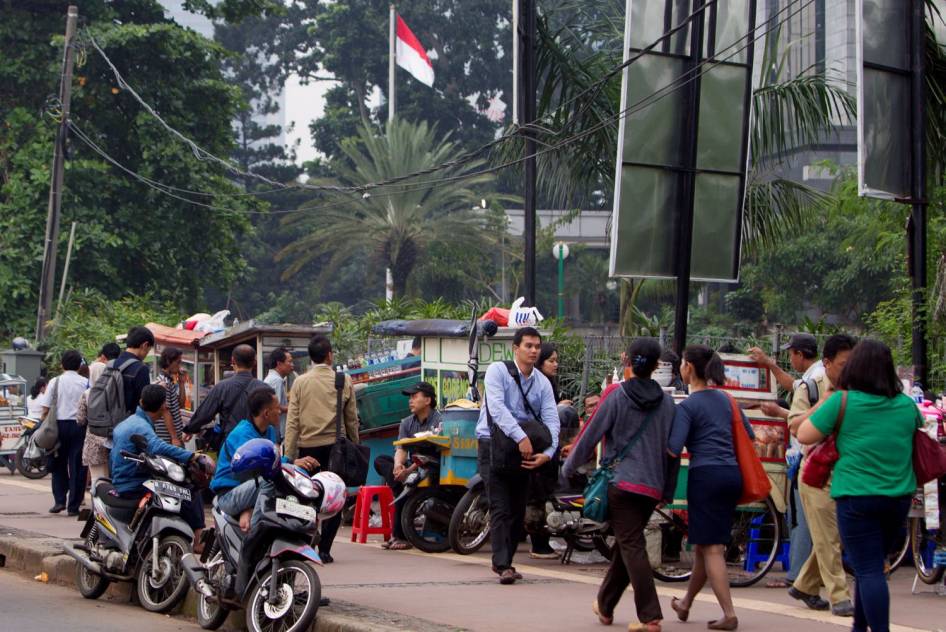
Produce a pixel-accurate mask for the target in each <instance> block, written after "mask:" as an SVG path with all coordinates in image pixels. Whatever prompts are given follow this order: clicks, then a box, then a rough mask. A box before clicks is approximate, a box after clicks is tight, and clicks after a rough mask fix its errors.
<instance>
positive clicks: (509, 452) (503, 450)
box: [485, 360, 552, 470]
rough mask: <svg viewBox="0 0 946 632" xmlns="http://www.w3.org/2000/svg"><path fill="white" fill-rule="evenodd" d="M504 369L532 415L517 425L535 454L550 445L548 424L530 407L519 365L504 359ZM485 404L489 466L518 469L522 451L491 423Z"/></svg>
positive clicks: (499, 468) (520, 464)
mask: <svg viewBox="0 0 946 632" xmlns="http://www.w3.org/2000/svg"><path fill="white" fill-rule="evenodd" d="M503 364H505V365H506V370H507V371H509V375H510V376H511V377H512V379H513V381H515V383H516V386H517V387H519V394H520V395H522V402H523V404H524V405H525V409H526V412H527V413H529V414H530V415H532V417H533V419H527V420H525V421H520V422H519V427H520V428H521V429H522V431H523V432H524V433H526V436H527V437H528V438H529V443H531V444H532V451H533V452H534V453H536V454H538V453H540V452H544V451H545V450H548V449H549V447H551V445H552V431H551V430H549V428H548V426H546V425H545V424H544V423H542V417H541V415H539V414H538V413H536V412H535V411H534V410H533V409H532V405H531V404H530V403H529V400H528V398H527V397H526V393H525V391H524V390H523V388H522V381H521V380H520V379H519V367H517V366H516V364H515V363H514V362H510V361H508V360H507V361H505V362H504V363H503ZM485 406H486V422H487V424H488V426H489V434H490V442H489V444H490V467H491V468H493V469H495V470H518V469H519V468H520V467H521V466H522V453H520V452H519V444H518V443H517V442H516V441H514V440H513V439H511V438H510V437H509V436H507V435H506V433H505V432H503V431H502V428H500V427H499V426H498V425H496V424H495V423H493V416H492V415H491V414H490V412H489V403H488V402H487V403H486V404H485Z"/></svg>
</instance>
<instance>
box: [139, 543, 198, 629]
mask: <svg viewBox="0 0 946 632" xmlns="http://www.w3.org/2000/svg"><path fill="white" fill-rule="evenodd" d="M188 551H190V543H189V542H187V541H186V540H185V539H184V538H182V537H181V536H179V535H167V536H164V537H163V538H161V541H160V542H158V564H160V566H161V568H160V572H159V578H158V580H157V581H155V580H154V578H153V577H152V576H151V566H152V564H153V563H154V561H153V560H152V556H151V549H150V547H148V554H147V556H146V557H144V558H143V559H142V560H141V563H140V564H139V565H138V577H137V580H136V581H135V586H136V588H137V591H138V602H139V603H140V604H141V607H142V608H144V609H145V610H147V611H149V612H159V613H165V612H170V611H171V610H173V609H174V608H175V606H177V605H178V604H179V603H180V602H181V601H183V599H184V596H185V595H186V594H187V586H188V584H187V576H186V575H184V567H183V566H182V565H181V558H182V557H184V554H185V553H187V552H188Z"/></svg>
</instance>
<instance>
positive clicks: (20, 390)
mask: <svg viewBox="0 0 946 632" xmlns="http://www.w3.org/2000/svg"><path fill="white" fill-rule="evenodd" d="M26 395H27V393H26V380H24V379H23V378H21V377H19V376H17V375H8V374H6V373H0V467H6V468H7V469H9V470H10V473H11V474H12V473H13V472H15V471H16V464H15V458H14V457H15V455H16V450H17V448H18V447H19V445H18V444H19V439H20V435H21V434H23V425H22V424H21V423H20V417H25V416H26Z"/></svg>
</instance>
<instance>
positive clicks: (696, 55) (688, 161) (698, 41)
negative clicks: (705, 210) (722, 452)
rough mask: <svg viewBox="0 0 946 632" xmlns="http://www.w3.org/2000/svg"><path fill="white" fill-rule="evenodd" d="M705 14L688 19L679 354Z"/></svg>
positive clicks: (699, 1)
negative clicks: (689, 35)
mask: <svg viewBox="0 0 946 632" xmlns="http://www.w3.org/2000/svg"><path fill="white" fill-rule="evenodd" d="M704 4H705V3H704V0H695V2H694V3H693V10H694V12H696V11H699V10H700V9H701V8H702V7H703V5H704ZM704 22H705V15H700V17H699V18H698V19H695V20H693V22H692V29H693V31H692V35H691V38H690V59H689V60H688V61H687V70H689V71H691V72H692V73H694V78H693V79H692V80H691V81H690V82H689V83H688V84H687V95H686V99H687V100H686V103H687V121H686V127H685V129H684V134H686V135H687V136H688V139H687V141H686V142H685V151H686V155H685V157H684V165H685V166H686V168H687V171H686V172H684V173H683V174H682V175H683V205H682V209H681V212H680V221H679V224H678V225H679V228H678V230H679V232H678V233H677V240H676V242H677V250H676V254H677V262H676V263H677V296H676V303H675V308H674V320H673V349H674V351H676V353H677V355H678V356H680V357H683V348H684V347H686V340H687V314H688V311H689V306H690V261H691V258H692V249H693V201H694V198H695V195H696V173H695V171H694V169H695V168H696V139H697V128H698V125H699V112H700V75H699V73H697V72H696V70H697V67H698V64H699V63H700V58H701V57H702V55H703V24H704Z"/></svg>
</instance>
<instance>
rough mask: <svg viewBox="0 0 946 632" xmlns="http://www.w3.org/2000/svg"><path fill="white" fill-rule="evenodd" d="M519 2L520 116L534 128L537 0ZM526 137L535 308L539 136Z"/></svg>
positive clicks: (527, 232)
mask: <svg viewBox="0 0 946 632" xmlns="http://www.w3.org/2000/svg"><path fill="white" fill-rule="evenodd" d="M513 2H518V5H519V6H518V11H514V12H513V13H514V21H515V22H516V24H514V25H513V28H514V29H515V33H516V36H517V43H518V47H517V48H518V51H517V52H518V62H519V63H518V65H517V68H516V71H517V74H518V77H517V80H518V83H519V85H518V95H517V96H518V97H519V108H518V114H519V116H520V117H521V123H522V124H525V125H532V124H533V123H534V122H535V118H536V103H535V90H536V81H535V40H536V0H513ZM523 135H524V137H525V150H524V151H525V153H524V155H525V157H526V158H525V177H524V181H523V189H524V191H523V199H524V201H525V208H524V211H525V212H524V217H523V219H524V227H523V233H522V236H523V239H524V240H525V269H524V276H525V278H524V279H523V287H524V290H525V291H524V292H523V293H524V295H525V299H526V305H530V306H535V225H536V220H535V203H536V200H535V177H536V170H535V169H536V165H535V137H534V133H533V132H532V131H531V130H528V129H527V130H525V131H524V132H523Z"/></svg>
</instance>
